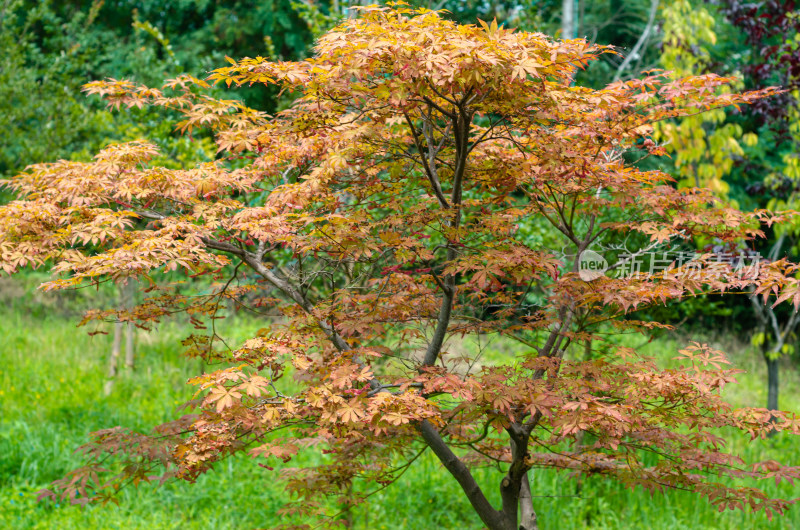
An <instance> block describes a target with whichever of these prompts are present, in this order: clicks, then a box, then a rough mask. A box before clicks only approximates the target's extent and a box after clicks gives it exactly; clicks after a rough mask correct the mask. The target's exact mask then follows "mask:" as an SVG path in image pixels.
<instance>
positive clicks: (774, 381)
mask: <svg viewBox="0 0 800 530" xmlns="http://www.w3.org/2000/svg"><path fill="white" fill-rule="evenodd" d="M765 360H766V361H767V408H768V409H769V410H778V358H777V357H767V356H765Z"/></svg>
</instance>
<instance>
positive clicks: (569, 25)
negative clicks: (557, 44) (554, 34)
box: [561, 0, 576, 39]
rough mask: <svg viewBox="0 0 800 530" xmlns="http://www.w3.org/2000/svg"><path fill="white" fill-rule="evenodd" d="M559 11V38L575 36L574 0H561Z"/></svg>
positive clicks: (572, 37)
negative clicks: (560, 9)
mask: <svg viewBox="0 0 800 530" xmlns="http://www.w3.org/2000/svg"><path fill="white" fill-rule="evenodd" d="M561 5H562V11H561V38H562V39H574V38H575V33H576V31H575V29H576V28H575V22H576V13H575V0H563V2H562V4H561Z"/></svg>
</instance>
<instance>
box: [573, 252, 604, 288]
mask: <svg viewBox="0 0 800 530" xmlns="http://www.w3.org/2000/svg"><path fill="white" fill-rule="evenodd" d="M607 270H608V262H607V261H606V260H605V258H603V256H601V255H600V254H598V253H597V252H595V251H593V250H584V251H583V252H581V254H580V256H578V276H580V277H581V280H583V281H585V282H590V281H592V280H596V279H597V278H599V277H600V276H603V275H604V274H605V272H606V271H607Z"/></svg>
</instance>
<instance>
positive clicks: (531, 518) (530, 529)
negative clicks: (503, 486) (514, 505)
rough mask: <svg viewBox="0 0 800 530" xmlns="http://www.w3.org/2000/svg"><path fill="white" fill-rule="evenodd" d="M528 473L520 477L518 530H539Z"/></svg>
mask: <svg viewBox="0 0 800 530" xmlns="http://www.w3.org/2000/svg"><path fill="white" fill-rule="evenodd" d="M529 473H530V472H528V473H525V476H524V477H522V484H521V486H520V490H519V530H539V524H538V523H537V521H536V512H535V511H534V510H533V497H532V495H531V483H530V478H529V476H528V475H529Z"/></svg>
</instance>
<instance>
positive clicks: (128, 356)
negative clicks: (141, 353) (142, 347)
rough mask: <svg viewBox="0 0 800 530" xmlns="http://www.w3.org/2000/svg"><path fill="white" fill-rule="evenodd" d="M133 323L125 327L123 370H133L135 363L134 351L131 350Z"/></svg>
mask: <svg viewBox="0 0 800 530" xmlns="http://www.w3.org/2000/svg"><path fill="white" fill-rule="evenodd" d="M133 331H134V330H133V323H131V322H128V324H127V325H126V326H125V368H128V369H130V370H133V369H134V365H135V362H136V359H135V354H136V352H135V350H134V349H133Z"/></svg>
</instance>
